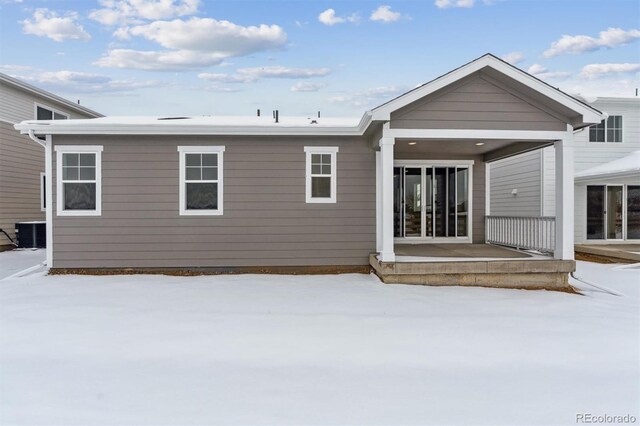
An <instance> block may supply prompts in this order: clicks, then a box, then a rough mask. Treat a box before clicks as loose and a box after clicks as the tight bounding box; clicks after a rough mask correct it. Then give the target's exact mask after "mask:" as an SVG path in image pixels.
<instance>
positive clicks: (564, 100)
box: [371, 53, 603, 129]
mask: <svg viewBox="0 0 640 426" xmlns="http://www.w3.org/2000/svg"><path fill="white" fill-rule="evenodd" d="M486 69H492V70H495V71H497V72H498V73H500V74H502V75H504V76H506V77H509V78H511V79H513V80H515V81H517V82H518V83H521V84H522V85H524V86H526V87H528V88H530V89H532V90H534V91H536V92H538V93H540V94H541V95H543V96H545V97H547V98H549V99H551V100H552V101H554V102H556V103H557V104H559V105H561V106H563V107H565V108H567V109H569V110H571V111H574V112H575V114H576V115H579V116H581V123H576V124H575V125H574V128H575V129H579V128H581V127H586V126H590V125H592V124H596V123H599V122H600V121H601V120H602V117H603V115H602V113H601V112H600V111H598V110H597V109H595V108H594V107H592V106H590V105H589V104H587V103H585V102H582V101H580V100H579V99H576V98H574V97H573V96H570V95H568V94H566V93H564V92H563V91H561V90H560V89H557V88H555V87H553V86H551V85H549V84H547V83H545V82H544V81H542V80H540V79H538V78H536V77H534V76H532V75H531V74H529V73H527V72H525V71H522V70H521V69H519V68H517V67H515V66H513V65H511V64H509V63H508V62H505V61H503V60H502V59H500V58H498V57H496V56H494V55H492V54H490V53H487V54H486V55H484V56H481V57H479V58H478V59H475V60H473V61H471V62H469V63H467V64H465V65H462V66H461V67H458V68H456V69H454V70H453V71H450V72H448V73H446V74H444V75H442V76H440V77H438V78H436V79H434V80H431V81H429V82H427V83H425V84H423V85H421V86H418V87H416V88H415V89H413V90H410V91H408V92H407V93H404V94H402V95H400V96H398V97H396V98H394V99H392V100H390V101H388V102H385V103H384V104H382V105H380V106H378V107H376V108H374V109H372V110H371V115H372V120H381V121H387V120H390V119H391V113H392V112H393V111H396V110H398V109H400V108H402V107H404V106H407V105H409V104H411V103H413V102H415V101H418V100H420V99H422V98H424V97H425V96H428V95H430V94H431V93H434V92H436V91H437V90H440V89H443V88H445V87H447V86H449V85H450V84H452V83H455V82H456V81H458V80H460V79H463V78H465V77H467V76H469V75H471V74H473V73H475V72H477V71H481V70H486Z"/></svg>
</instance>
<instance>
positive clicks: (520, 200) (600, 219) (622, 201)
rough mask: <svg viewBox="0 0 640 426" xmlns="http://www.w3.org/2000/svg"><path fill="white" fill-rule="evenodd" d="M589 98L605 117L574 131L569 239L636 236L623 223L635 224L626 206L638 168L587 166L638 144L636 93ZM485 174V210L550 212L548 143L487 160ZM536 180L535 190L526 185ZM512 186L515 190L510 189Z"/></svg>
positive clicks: (638, 182) (630, 205)
mask: <svg viewBox="0 0 640 426" xmlns="http://www.w3.org/2000/svg"><path fill="white" fill-rule="evenodd" d="M590 104H591V105H592V106H593V107H595V108H597V109H599V110H600V111H603V112H604V113H606V114H607V115H608V117H609V118H608V119H607V120H605V121H604V123H602V124H601V125H599V126H592V127H591V128H585V129H582V130H579V131H577V132H575V135H574V146H575V149H574V172H575V174H576V185H575V207H574V210H575V242H576V243H585V242H589V243H598V242H605V243H612V242H617V241H622V242H624V241H633V240H637V238H633V236H634V235H635V233H633V232H628V229H627V228H628V227H629V226H637V224H636V221H635V220H633V221H632V220H631V217H632V216H634V215H638V213H634V212H632V210H633V209H634V208H635V207H634V206H635V205H637V203H638V201H637V200H635V198H633V197H635V193H636V192H635V191H636V187H637V186H640V174H639V173H637V172H626V173H624V174H622V175H617V176H613V175H612V174H608V175H606V176H605V175H602V176H595V175H591V174H590V173H589V171H590V170H591V169H594V168H595V167H598V166H602V165H603V164H607V163H610V162H612V161H614V160H619V159H621V158H624V157H627V156H629V154H631V153H633V152H635V151H639V150H640V98H637V97H636V98H598V99H597V100H595V101H593V102H590ZM638 167H640V164H639V165H638ZM596 170H597V169H596ZM586 175H590V177H586ZM490 176H491V181H490V192H491V204H490V206H491V208H490V214H491V215H510V216H538V215H542V216H554V215H555V152H554V147H553V146H550V147H546V148H543V149H541V150H537V151H533V152H530V153H526V154H522V155H520V156H517V157H513V158H508V159H505V160H502V161H500V162H496V163H494V164H492V165H491V170H490ZM536 186H537V187H538V188H539V191H538V192H535V191H533V190H532V189H533V188H535V187H536ZM589 188H590V189H589ZM514 189H515V190H517V194H512V191H513V190H514ZM587 191H590V194H591V195H592V196H591V197H588V196H587ZM638 191H640V189H638ZM598 194H600V195H601V199H599V198H598ZM631 198H633V200H632V199H631ZM607 202H609V205H608V206H607ZM588 203H589V211H590V212H591V214H590V218H589V219H588V218H587V216H588V214H587V210H588ZM614 211H615V213H613V212H614ZM588 220H589V221H590V222H591V224H590V226H589V227H590V232H588V230H587V228H588V226H587V222H588ZM632 222H633V223H632Z"/></svg>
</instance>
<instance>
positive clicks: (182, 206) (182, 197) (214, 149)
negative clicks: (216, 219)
mask: <svg viewBox="0 0 640 426" xmlns="http://www.w3.org/2000/svg"><path fill="white" fill-rule="evenodd" d="M224 151H225V147H224V146H207V145H203V146H178V153H179V154H178V155H179V161H178V164H179V168H180V170H179V173H178V174H179V185H180V190H179V195H178V212H179V214H180V216H222V214H223V212H224V208H223V207H224ZM185 154H218V179H216V180H203V181H199V182H202V183H217V184H218V208H217V209H209V210H187V206H186V196H187V194H186V192H187V191H186V184H187V181H186V171H185V168H186V161H185Z"/></svg>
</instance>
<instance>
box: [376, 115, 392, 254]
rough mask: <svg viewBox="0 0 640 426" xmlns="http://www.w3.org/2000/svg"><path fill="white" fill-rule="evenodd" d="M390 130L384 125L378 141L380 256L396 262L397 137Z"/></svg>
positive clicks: (386, 124)
mask: <svg viewBox="0 0 640 426" xmlns="http://www.w3.org/2000/svg"><path fill="white" fill-rule="evenodd" d="M388 131H389V123H385V124H384V125H383V127H382V135H383V136H382V138H381V139H380V141H379V142H378V145H379V146H380V178H381V179H380V180H381V202H380V207H381V211H380V216H381V218H380V223H381V228H382V229H381V230H380V236H381V239H382V241H381V244H380V251H379V256H378V258H379V259H380V261H381V262H394V261H395V260H396V254H395V249H394V246H393V238H394V236H393V220H394V218H393V156H394V152H393V146H394V145H395V143H396V142H395V139H394V138H390V137H387V136H386V133H387V132H388Z"/></svg>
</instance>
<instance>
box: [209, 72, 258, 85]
mask: <svg viewBox="0 0 640 426" xmlns="http://www.w3.org/2000/svg"><path fill="white" fill-rule="evenodd" d="M198 78H201V79H203V80H208V81H213V82H216V83H251V82H254V81H256V80H257V78H256V77H254V76H251V75H242V74H226V73H207V72H203V73H200V74H198Z"/></svg>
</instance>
